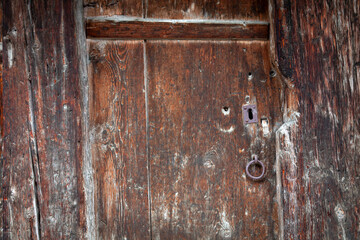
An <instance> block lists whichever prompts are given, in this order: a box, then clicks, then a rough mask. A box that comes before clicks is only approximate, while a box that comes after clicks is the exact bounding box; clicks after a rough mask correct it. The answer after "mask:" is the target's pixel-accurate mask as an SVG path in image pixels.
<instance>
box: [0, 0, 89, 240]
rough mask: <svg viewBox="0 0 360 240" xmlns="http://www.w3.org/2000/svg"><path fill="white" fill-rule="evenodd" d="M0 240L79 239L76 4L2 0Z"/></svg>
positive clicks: (81, 216)
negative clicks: (0, 220) (0, 205)
mask: <svg viewBox="0 0 360 240" xmlns="http://www.w3.org/2000/svg"><path fill="white" fill-rule="evenodd" d="M3 9H6V10H5V11H4V12H3V13H4V19H3V33H4V38H3V40H4V59H3V60H4V81H3V108H4V109H3V119H4V129H3V134H4V151H3V175H4V177H3V181H2V188H3V192H2V198H3V208H4V209H3V212H2V214H3V215H2V216H3V233H2V234H3V236H2V238H3V239H83V238H84V237H85V231H86V223H85V200H84V188H83V178H82V171H81V166H82V132H81V130H82V118H81V96H80V76H79V70H78V69H79V63H78V60H79V58H80V55H79V51H78V49H77V44H76V36H77V34H78V33H77V31H76V28H75V26H76V24H75V2H73V1H55V0H53V1H21V0H16V1H13V0H11V1H10V0H5V1H3Z"/></svg>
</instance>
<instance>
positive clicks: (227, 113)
mask: <svg viewBox="0 0 360 240" xmlns="http://www.w3.org/2000/svg"><path fill="white" fill-rule="evenodd" d="M221 111H222V113H223V114H224V115H229V114H230V108H229V107H227V106H225V107H223V108H222V109H221Z"/></svg>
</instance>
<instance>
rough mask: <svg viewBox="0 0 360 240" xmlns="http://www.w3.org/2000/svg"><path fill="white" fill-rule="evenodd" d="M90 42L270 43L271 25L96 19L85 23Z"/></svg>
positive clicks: (261, 23)
mask: <svg viewBox="0 0 360 240" xmlns="http://www.w3.org/2000/svg"><path fill="white" fill-rule="evenodd" d="M86 36H87V38H89V39H114V40H115V39H138V40H140V39H148V40H153V39H168V40H180V39H182V40H187V39H189V40H203V39H216V40H220V39H222V40H225V39H227V40H269V23H268V22H262V21H242V20H173V19H150V18H146V19H144V18H131V17H121V16H115V17H94V18H87V20H86Z"/></svg>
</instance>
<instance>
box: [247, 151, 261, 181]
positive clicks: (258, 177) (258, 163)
mask: <svg viewBox="0 0 360 240" xmlns="http://www.w3.org/2000/svg"><path fill="white" fill-rule="evenodd" d="M253 159H254V160H251V161H250V162H249V163H248V164H247V165H246V175H247V176H248V177H249V178H250V179H251V180H253V181H259V180H262V178H263V177H264V175H265V166H264V164H263V163H262V162H261V161H260V160H258V156H257V155H255V156H254V157H253ZM251 165H258V166H261V169H262V172H261V174H260V175H259V176H257V177H256V176H253V175H251V173H250V172H249V167H250V166H251Z"/></svg>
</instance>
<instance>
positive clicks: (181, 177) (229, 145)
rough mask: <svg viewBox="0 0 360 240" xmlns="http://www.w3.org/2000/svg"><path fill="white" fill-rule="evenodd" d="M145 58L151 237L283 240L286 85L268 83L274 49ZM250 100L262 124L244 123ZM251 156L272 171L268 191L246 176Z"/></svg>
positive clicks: (214, 46)
mask: <svg viewBox="0 0 360 240" xmlns="http://www.w3.org/2000/svg"><path fill="white" fill-rule="evenodd" d="M146 49H147V50H146V51H147V52H146V58H147V59H146V63H147V69H148V89H149V90H148V91H149V92H148V96H149V107H148V108H149V110H148V111H149V154H150V163H151V167H150V168H151V175H150V176H151V180H150V183H151V201H152V202H151V204H152V208H151V213H152V233H153V238H155V239H240V238H241V239H274V238H276V237H277V235H278V225H277V205H276V203H275V202H274V196H275V192H276V191H275V173H274V171H273V170H272V169H273V164H274V163H275V141H274V136H275V135H274V131H273V127H274V126H277V125H279V124H280V122H281V114H280V97H279V96H280V94H279V92H280V88H281V84H280V83H279V82H278V81H272V80H270V79H269V71H270V61H269V52H268V50H269V46H268V43H267V42H252V43H248V42H239V41H216V42H215V41H148V42H147V44H146ZM249 72H250V73H251V75H252V77H253V78H251V80H248V74H249ZM247 96H248V97H247ZM246 98H248V102H249V103H253V104H257V107H258V112H259V122H258V123H256V124H250V125H244V123H243V120H242V112H241V106H242V105H244V104H246V102H247V101H246V100H245V99H246ZM224 107H227V108H228V110H229V109H230V110H229V111H230V112H229V114H228V115H225V114H223V108H224ZM260 118H267V119H268V121H269V130H270V132H269V133H268V134H266V129H265V126H263V125H262V124H261V121H260ZM252 154H257V155H259V158H260V159H261V160H262V161H263V162H264V164H265V165H266V167H267V169H268V170H267V176H266V179H265V181H263V182H253V181H251V180H249V179H247V178H246V176H245V167H246V164H247V163H248V161H249V159H250V158H251V155H252Z"/></svg>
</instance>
